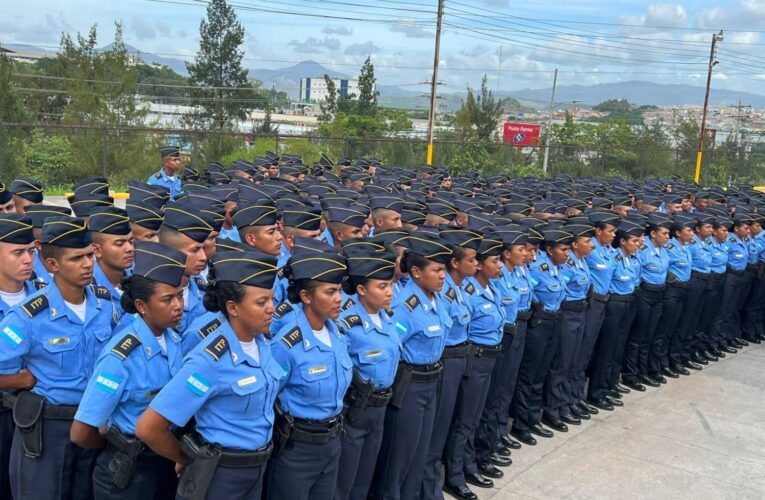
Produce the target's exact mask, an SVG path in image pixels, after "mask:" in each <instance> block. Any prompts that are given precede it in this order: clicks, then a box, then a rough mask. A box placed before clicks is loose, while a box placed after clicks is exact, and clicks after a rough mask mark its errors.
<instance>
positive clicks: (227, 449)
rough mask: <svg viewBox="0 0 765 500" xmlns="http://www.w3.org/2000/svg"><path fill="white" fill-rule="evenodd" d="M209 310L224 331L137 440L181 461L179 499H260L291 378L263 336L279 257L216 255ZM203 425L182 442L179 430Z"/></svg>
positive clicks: (144, 419)
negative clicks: (277, 410)
mask: <svg viewBox="0 0 765 500" xmlns="http://www.w3.org/2000/svg"><path fill="white" fill-rule="evenodd" d="M208 277H209V278H210V279H209V282H208V284H207V290H206V291H205V297H204V305H205V307H206V308H207V309H208V310H210V311H213V312H218V311H220V312H221V313H222V320H221V321H222V324H221V325H220V326H219V327H218V329H217V330H215V332H214V333H213V334H211V335H209V336H208V337H207V338H205V339H204V340H203V341H202V342H201V343H200V344H199V345H198V346H197V347H196V348H194V349H193V350H192V351H191V353H189V354H188V355H187V356H186V358H185V360H184V364H183V367H182V368H181V369H180V371H179V372H178V373H177V374H176V375H175V376H174V377H173V378H172V379H171V380H170V382H168V384H167V385H166V386H165V387H164V389H162V390H161V391H160V392H159V394H157V396H156V397H155V398H154V401H152V402H151V404H150V405H149V408H148V409H147V410H146V411H145V412H144V414H143V415H142V416H141V418H140V420H139V421H138V426H137V427H136V435H137V436H138V437H139V438H140V439H142V440H143V441H144V442H145V443H146V444H147V445H148V446H149V447H150V448H151V449H152V450H154V451H155V452H156V453H158V454H160V455H162V456H163V457H165V458H168V459H169V460H172V461H173V462H175V470H176V472H177V473H178V474H181V476H180V484H179V485H178V498H186V499H195V500H196V499H203V498H237V499H250V500H259V499H260V497H261V491H262V485H263V477H264V472H265V463H266V461H267V460H268V458H269V456H270V454H271V450H272V444H271V431H272V428H273V420H274V412H273V403H274V401H275V399H276V393H277V391H278V390H279V384H280V381H281V380H282V379H283V377H284V371H283V370H282V369H281V367H280V366H279V364H278V363H277V362H276V360H275V359H274V357H273V356H272V354H271V346H270V344H269V343H268V341H267V340H266V339H265V338H264V337H263V333H265V332H267V331H268V325H269V324H270V322H271V315H272V314H273V312H274V306H273V298H272V297H273V289H272V288H273V285H274V280H275V278H276V257H275V256H272V255H267V254H263V253H260V252H256V251H254V250H250V251H247V252H216V254H215V257H214V258H213V262H212V267H211V271H210V274H209V275H208ZM192 416H193V417H194V418H195V419H196V427H195V430H194V432H192V433H190V434H187V435H185V436H184V437H183V439H182V441H178V439H176V437H175V435H174V434H173V432H172V430H171V429H172V426H178V427H183V426H185V425H186V424H187V423H188V422H189V420H190V419H191V417H192Z"/></svg>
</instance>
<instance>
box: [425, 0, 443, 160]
mask: <svg viewBox="0 0 765 500" xmlns="http://www.w3.org/2000/svg"><path fill="white" fill-rule="evenodd" d="M443 17H444V0H438V18H437V20H436V51H435V55H434V56H433V81H432V82H430V116H429V118H428V156H427V158H426V160H425V163H426V164H427V165H433V126H434V125H435V123H436V89H437V88H438V63H439V61H440V57H441V20H442V19H443Z"/></svg>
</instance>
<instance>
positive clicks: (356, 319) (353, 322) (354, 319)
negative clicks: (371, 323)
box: [341, 314, 362, 329]
mask: <svg viewBox="0 0 765 500" xmlns="http://www.w3.org/2000/svg"><path fill="white" fill-rule="evenodd" d="M341 321H342V322H343V323H345V326H347V327H348V328H349V329H350V328H353V327H354V326H359V325H360V324H361V323H362V321H361V316H359V315H358V314H351V315H350V316H348V317H347V318H345V319H343V320H341Z"/></svg>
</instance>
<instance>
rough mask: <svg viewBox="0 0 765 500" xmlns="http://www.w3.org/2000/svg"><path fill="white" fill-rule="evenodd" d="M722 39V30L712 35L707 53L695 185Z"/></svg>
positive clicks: (699, 167)
mask: <svg viewBox="0 0 765 500" xmlns="http://www.w3.org/2000/svg"><path fill="white" fill-rule="evenodd" d="M723 39H724V36H723V30H720V32H719V33H717V34H716V35H712V48H711V50H710V51H709V69H708V71H707V91H706V95H705V96H704V110H703V111H702V112H701V132H700V133H699V149H698V151H697V152H696V174H695V175H694V176H693V180H694V182H695V183H696V184H698V183H699V179H701V160H702V158H703V156H704V129H705V128H706V124H707V107H708V106H709V87H710V86H711V85H712V69H713V68H714V67H715V66H717V61H716V60H715V56H716V55H717V42H722V41H723Z"/></svg>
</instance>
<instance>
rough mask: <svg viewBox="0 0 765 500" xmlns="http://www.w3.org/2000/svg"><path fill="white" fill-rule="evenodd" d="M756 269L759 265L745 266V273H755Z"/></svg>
mask: <svg viewBox="0 0 765 500" xmlns="http://www.w3.org/2000/svg"><path fill="white" fill-rule="evenodd" d="M758 267H760V265H759V264H747V265H746V272H748V273H756V272H757V268H758Z"/></svg>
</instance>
